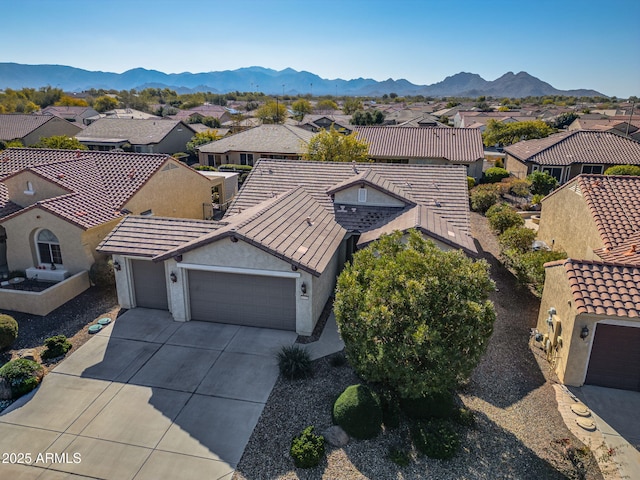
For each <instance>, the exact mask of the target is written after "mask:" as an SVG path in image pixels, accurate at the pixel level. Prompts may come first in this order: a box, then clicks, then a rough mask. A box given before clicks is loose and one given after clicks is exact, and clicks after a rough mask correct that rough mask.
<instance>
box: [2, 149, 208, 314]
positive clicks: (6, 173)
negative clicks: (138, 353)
mask: <svg viewBox="0 0 640 480" xmlns="http://www.w3.org/2000/svg"><path fill="white" fill-rule="evenodd" d="M0 157H1V158H2V161H1V162H0V164H1V165H2V167H1V169H2V170H0V172H1V173H0V175H2V176H1V177H0V238H2V240H3V241H2V248H1V249H0V268H1V269H2V270H3V271H4V272H5V273H6V272H9V271H22V272H24V273H25V275H24V276H25V277H26V278H27V279H37V280H41V281H49V282H62V283H64V281H65V280H66V279H70V278H73V279H74V280H73V282H72V283H73V284H74V286H73V288H70V289H69V291H67V292H66V293H65V295H62V294H58V295H57V297H59V299H61V300H65V299H66V300H68V299H69V298H73V296H75V295H77V294H78V293H80V292H81V291H82V290H84V289H86V288H88V286H89V281H88V278H87V272H88V270H89V269H90V268H91V266H92V265H93V264H94V262H95V261H96V259H98V257H99V255H98V254H97V253H96V250H95V248H96V247H97V245H98V244H99V243H100V241H101V240H102V239H103V238H104V236H105V235H106V234H107V233H108V232H109V231H111V229H112V228H113V227H114V226H115V225H117V224H118V222H119V221H120V220H122V218H123V217H125V216H127V215H131V214H135V215H146V216H153V215H161V216H163V217H184V218H193V219H203V218H205V216H206V215H207V211H208V209H207V206H209V207H210V205H211V182H210V180H209V179H207V178H206V177H204V176H202V175H200V174H199V173H198V172H196V171H195V170H193V169H191V168H189V167H187V166H185V165H184V164H182V163H180V162H179V161H177V160H175V159H174V158H172V157H170V156H168V155H154V154H134V153H123V152H121V153H115V152H90V151H69V150H48V149H8V150H5V151H4V152H2V153H1V155H0ZM9 293H11V292H9ZM0 294H4V296H3V297H2V302H1V303H2V306H3V308H5V309H9V310H18V311H27V312H29V311H32V313H38V314H40V315H44V314H46V313H48V312H47V311H46V310H47V309H49V311H50V310H51V309H53V308H55V307H57V306H59V304H61V303H64V301H62V302H61V303H60V302H57V303H58V304H57V305H55V306H53V304H48V303H47V302H44V301H40V302H37V305H35V304H34V302H32V301H31V302H30V301H28V299H27V298H26V297H24V298H23V297H20V295H18V296H17V297H16V298H11V299H10V298H9V294H8V293H7V291H6V290H5V289H0ZM14 296H15V295H14ZM66 300H65V301H66ZM54 303H55V302H54ZM52 306H53V308H50V307H52ZM30 309H31V310H30ZM34 309H35V310H37V311H34Z"/></svg>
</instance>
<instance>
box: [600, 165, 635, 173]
mask: <svg viewBox="0 0 640 480" xmlns="http://www.w3.org/2000/svg"><path fill="white" fill-rule="evenodd" d="M604 174H605V175H636V176H638V175H640V166H638V165H616V166H614V167H609V168H607V169H606V170H605V171H604Z"/></svg>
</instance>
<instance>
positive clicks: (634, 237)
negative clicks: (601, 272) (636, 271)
mask: <svg viewBox="0 0 640 480" xmlns="http://www.w3.org/2000/svg"><path fill="white" fill-rule="evenodd" d="M594 253H595V254H596V255H598V256H599V257H600V258H601V259H602V260H603V261H605V262H607V263H626V264H630V265H638V266H640V231H638V232H636V233H632V234H631V235H629V236H628V237H627V238H626V239H625V240H624V241H623V242H622V243H620V244H619V245H617V246H615V247H613V248H607V247H604V248H598V249H597V250H594Z"/></svg>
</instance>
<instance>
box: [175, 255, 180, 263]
mask: <svg viewBox="0 0 640 480" xmlns="http://www.w3.org/2000/svg"><path fill="white" fill-rule="evenodd" d="M173 259H174V260H175V261H176V262H181V261H182V255H176V256H175V257H173Z"/></svg>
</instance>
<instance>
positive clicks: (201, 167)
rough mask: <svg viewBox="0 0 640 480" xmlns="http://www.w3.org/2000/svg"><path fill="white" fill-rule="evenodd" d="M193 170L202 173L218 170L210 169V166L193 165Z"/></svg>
mask: <svg viewBox="0 0 640 480" xmlns="http://www.w3.org/2000/svg"><path fill="white" fill-rule="evenodd" d="M193 169H194V170H201V171H203V172H216V171H218V169H217V168H216V167H212V166H210V165H194V166H193Z"/></svg>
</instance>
